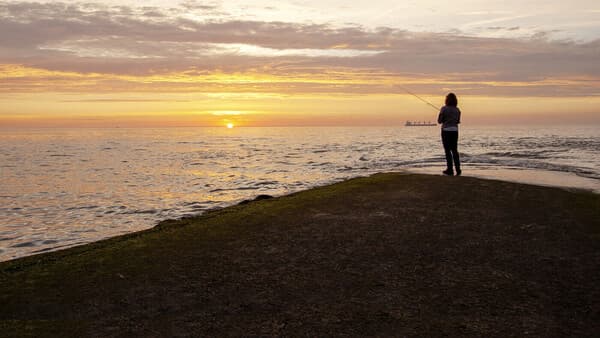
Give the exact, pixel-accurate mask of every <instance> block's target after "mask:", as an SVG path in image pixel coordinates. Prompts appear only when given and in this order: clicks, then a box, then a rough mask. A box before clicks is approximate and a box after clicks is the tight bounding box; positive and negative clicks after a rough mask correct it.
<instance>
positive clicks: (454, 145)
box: [438, 93, 462, 176]
mask: <svg viewBox="0 0 600 338" xmlns="http://www.w3.org/2000/svg"><path fill="white" fill-rule="evenodd" d="M457 106H458V99H457V98H456V95H454V93H450V94H448V95H446V105H445V106H443V107H442V109H441V110H440V115H439V116H438V123H439V124H441V125H442V144H443V145H444V152H445V153H446V170H444V171H443V173H444V175H448V176H453V175H454V170H453V169H452V162H454V166H455V167H456V176H460V174H462V171H461V170H460V157H459V155H458V124H459V123H460V109H458V107H457Z"/></svg>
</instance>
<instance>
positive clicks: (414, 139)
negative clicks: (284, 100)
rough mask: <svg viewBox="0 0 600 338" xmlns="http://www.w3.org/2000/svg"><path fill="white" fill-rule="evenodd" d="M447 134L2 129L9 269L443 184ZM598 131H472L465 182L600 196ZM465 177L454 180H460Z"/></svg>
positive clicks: (2, 237)
mask: <svg viewBox="0 0 600 338" xmlns="http://www.w3.org/2000/svg"><path fill="white" fill-rule="evenodd" d="M439 133H440V132H439V128H438V127H364V128H363V127H361V128H358V127H352V128H346V127H315V128H308V127H294V128H233V129H227V128H166V129H144V128H138V129H123V128H114V129H0V177H1V185H0V260H9V259H13V258H17V257H22V256H27V255H31V254H35V253H40V252H45V251H50V250H56V249H60V248H65V247H70V246H75V245H79V244H83V243H88V242H91V241H96V240H99V239H103V238H107V237H111V236H115V235H120V234H125V233H129V232H133V231H137V230H142V229H147V228H150V227H153V226H154V225H156V224H157V223H158V222H159V221H161V220H165V219H172V218H181V217H187V216H193V215H197V214H200V213H202V212H205V211H207V210H211V209H215V208H222V207H225V206H228V205H232V204H235V203H238V202H240V201H242V200H245V199H251V198H253V197H254V196H256V195H259V194H268V195H272V196H279V195H284V194H288V193H292V192H295V191H300V190H305V189H308V188H311V187H315V186H320V185H324V184H328V183H332V182H336V181H340V180H344V179H347V178H351V177H357V176H365V175H370V174H373V173H377V172H388V171H414V172H425V173H433V174H441V171H442V170H443V167H444V165H445V162H444V157H443V150H442V146H441V142H440V136H439ZM599 149H600V133H599V132H598V127H597V126H579V127H576V126H572V127H542V126H538V127H535V126H517V127H515V126H495V127H483V126H468V125H464V126H462V129H461V132H460V138H459V152H460V154H461V156H462V162H463V175H465V176H477V177H485V178H496V179H505V180H511V181H519V182H525V183H534V184H548V185H556V186H563V187H573V188H584V189H589V190H594V191H596V192H600V151H599ZM448 179H453V178H448Z"/></svg>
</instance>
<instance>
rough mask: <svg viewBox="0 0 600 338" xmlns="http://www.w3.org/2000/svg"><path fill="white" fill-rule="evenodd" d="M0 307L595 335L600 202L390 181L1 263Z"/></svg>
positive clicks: (101, 328)
mask: <svg viewBox="0 0 600 338" xmlns="http://www.w3.org/2000/svg"><path fill="white" fill-rule="evenodd" d="M0 304H1V305H0V332H3V333H5V334H7V335H9V336H10V335H23V334H32V335H39V334H56V335H61V336H66V335H92V336H103V337H104V336H107V335H108V336H110V335H138V336H188V335H194V336H198V335H202V336H228V335H234V336H248V335H311V336H314V335H318V336H324V335H352V336H364V335H378V336H406V335H409V336H439V335H453V336H454V335H469V336H483V335H486V336H488V335H493V336H524V335H532V336H544V337H548V336H594V335H597V334H598V332H600V195H594V194H591V193H582V192H568V191H565V190H560V189H552V188H544V187H535V186H528V185H521V184H511V183H505V182H498V181H487V180H480V179H474V178H468V177H441V176H428V175H406V174H380V175H375V176H373V177H369V178H361V179H354V180H350V181H347V182H343V183H340V184H336V185H333V186H328V187H323V188H318V189H314V190H310V191H306V192H302V193H298V194H294V195H290V196H286V197H282V198H276V199H268V200H261V201H257V202H252V203H248V204H246V205H239V206H235V207H231V208H227V209H223V210H221V211H217V212H212V213H209V214H207V215H204V216H201V217H198V218H195V219H186V220H182V221H169V222H164V223H163V224H161V225H160V226H158V227H157V228H155V229H153V230H149V231H145V232H140V233H136V234H132V235H128V236H123V237H119V238H115V239H110V240H107V241H103V242H98V243H94V244H91V245H86V246H82V247H78V248H73V249H68V250H65V251H60V252H55V253H49V254H44V255H39V256H35V257H28V258H25V259H20V260H15V261H11V262H5V263H0ZM0 335H4V334H0Z"/></svg>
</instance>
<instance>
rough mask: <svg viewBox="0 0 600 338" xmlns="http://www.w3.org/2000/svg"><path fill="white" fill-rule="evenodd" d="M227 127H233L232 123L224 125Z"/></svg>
mask: <svg viewBox="0 0 600 338" xmlns="http://www.w3.org/2000/svg"><path fill="white" fill-rule="evenodd" d="M226 127H227V129H232V128H233V127H234V125H233V123H227V125H226Z"/></svg>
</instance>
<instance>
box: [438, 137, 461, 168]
mask: <svg viewBox="0 0 600 338" xmlns="http://www.w3.org/2000/svg"><path fill="white" fill-rule="evenodd" d="M442 143H443V144H444V152H446V166H447V167H448V168H447V169H448V171H453V170H452V161H454V166H455V167H456V171H457V172H458V171H459V170H460V157H459V156H458V150H457V147H458V132H457V131H445V130H442Z"/></svg>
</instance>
